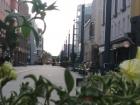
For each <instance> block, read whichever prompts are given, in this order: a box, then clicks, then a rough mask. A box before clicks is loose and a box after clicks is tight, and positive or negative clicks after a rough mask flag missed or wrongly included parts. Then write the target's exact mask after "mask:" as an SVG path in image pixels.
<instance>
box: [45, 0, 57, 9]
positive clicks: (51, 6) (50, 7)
mask: <svg viewBox="0 0 140 105" xmlns="http://www.w3.org/2000/svg"><path fill="white" fill-rule="evenodd" d="M55 4H56V1H55V2H53V3H52V4H51V5H49V6H48V7H47V8H46V10H58V9H57V8H56V7H57V6H55Z"/></svg>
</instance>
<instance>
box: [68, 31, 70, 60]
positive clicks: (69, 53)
mask: <svg viewBox="0 0 140 105" xmlns="http://www.w3.org/2000/svg"><path fill="white" fill-rule="evenodd" d="M68 60H70V33H69V36H68Z"/></svg>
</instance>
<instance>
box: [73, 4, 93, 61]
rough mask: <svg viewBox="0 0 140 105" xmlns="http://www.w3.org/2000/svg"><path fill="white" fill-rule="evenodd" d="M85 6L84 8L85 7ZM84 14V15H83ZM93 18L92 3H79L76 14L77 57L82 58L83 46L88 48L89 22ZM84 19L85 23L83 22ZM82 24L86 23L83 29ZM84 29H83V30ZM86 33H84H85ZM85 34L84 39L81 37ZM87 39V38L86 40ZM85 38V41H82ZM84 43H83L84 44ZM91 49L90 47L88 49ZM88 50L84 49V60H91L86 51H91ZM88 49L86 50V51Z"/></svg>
mask: <svg viewBox="0 0 140 105" xmlns="http://www.w3.org/2000/svg"><path fill="white" fill-rule="evenodd" d="M83 6H84V8H83ZM82 14H83V16H84V17H82ZM90 18H91V4H86V5H79V6H78V7H77V16H76V20H75V28H74V29H75V31H74V32H75V33H74V34H75V35H76V37H75V53H76V55H77V59H79V58H80V53H81V46H83V47H84V48H87V47H86V46H88V44H89V43H88V39H89V38H88V37H89V31H88V30H89V29H88V26H87V24H89V20H90ZM83 20H84V23H83ZM82 24H83V25H84V26H83V27H84V28H85V29H82ZM82 30H83V31H82ZM83 33H84V34H83ZM82 34H83V39H81V38H82V37H81V36H82ZM85 39H86V40H85ZM82 40H83V41H82ZM82 43H83V45H82ZM87 50H89V49H87ZM87 50H83V56H84V55H85V56H84V57H83V61H89V60H88V59H89V57H90V56H88V57H87V55H86V53H87V52H89V51H87ZM85 51H86V52H85Z"/></svg>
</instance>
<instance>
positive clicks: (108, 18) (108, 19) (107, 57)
mask: <svg viewBox="0 0 140 105" xmlns="http://www.w3.org/2000/svg"><path fill="white" fill-rule="evenodd" d="M111 6H112V0H107V1H106V24H105V46H104V49H105V51H104V65H103V66H104V70H105V71H109V69H110V34H111Z"/></svg>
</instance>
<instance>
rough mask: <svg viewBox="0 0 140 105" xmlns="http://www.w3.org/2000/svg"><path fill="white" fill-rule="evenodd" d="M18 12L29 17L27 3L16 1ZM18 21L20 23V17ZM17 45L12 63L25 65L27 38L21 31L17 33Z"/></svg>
mask: <svg viewBox="0 0 140 105" xmlns="http://www.w3.org/2000/svg"><path fill="white" fill-rule="evenodd" d="M18 13H19V14H20V15H22V16H24V17H25V18H27V19H28V18H29V16H30V15H29V7H28V5H27V4H25V3H24V2H22V1H21V0H19V1H18ZM18 21H19V23H22V21H23V20H22V19H21V18H20V17H19V18H18ZM17 38H18V46H17V47H16V49H15V50H14V65H15V66H18V65H26V64H27V60H28V38H25V37H24V35H23V33H21V32H19V33H18V35H17Z"/></svg>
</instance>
